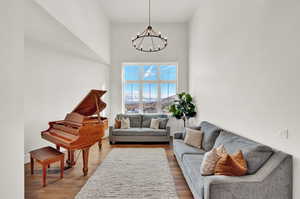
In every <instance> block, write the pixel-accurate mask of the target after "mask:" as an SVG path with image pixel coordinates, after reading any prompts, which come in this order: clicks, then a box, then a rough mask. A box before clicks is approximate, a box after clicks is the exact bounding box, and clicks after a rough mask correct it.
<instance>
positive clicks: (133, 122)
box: [116, 114, 142, 128]
mask: <svg viewBox="0 0 300 199" xmlns="http://www.w3.org/2000/svg"><path fill="white" fill-rule="evenodd" d="M122 118H129V120H130V128H140V127H141V124H142V115H140V114H118V115H117V117H116V119H118V120H121V119H122Z"/></svg>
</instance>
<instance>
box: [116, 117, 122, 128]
mask: <svg viewBox="0 0 300 199" xmlns="http://www.w3.org/2000/svg"><path fill="white" fill-rule="evenodd" d="M119 128H121V120H117V119H115V129H119Z"/></svg>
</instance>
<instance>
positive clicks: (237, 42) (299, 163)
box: [189, 0, 300, 199]
mask: <svg viewBox="0 0 300 199" xmlns="http://www.w3.org/2000/svg"><path fill="white" fill-rule="evenodd" d="M299 11H300V2H299V1H296V0H288V1H281V0H266V1H259V0H254V1H239V0H228V1H205V2H203V3H202V5H200V8H199V10H198V11H197V13H196V15H195V16H194V18H193V20H192V21H191V23H190V49H189V50H190V59H189V61H190V71H189V75H190V78H189V79H190V81H189V85H190V92H191V93H192V95H193V96H194V97H195V99H196V102H197V107H198V112H199V114H198V118H197V120H198V121H200V120H208V121H211V122H213V123H216V124H217V125H219V126H221V127H223V128H226V129H229V130H232V131H233V132H236V133H239V134H241V135H243V136H246V137H249V138H251V139H253V140H256V141H259V142H262V143H264V144H267V145H270V146H272V147H274V148H277V149H279V150H283V151H285V152H287V153H290V154H292V155H293V156H294V198H295V199H296V198H300V191H299V190H300V186H299V184H300V146H299V143H300V134H299V133H300V126H299V123H300V104H299V101H300V79H299V74H300V67H299V66H300V37H299V35H300V20H299V19H300V12H299ZM285 128H288V130H289V138H288V139H284V138H282V137H280V136H279V132H280V131H281V130H283V129H285Z"/></svg>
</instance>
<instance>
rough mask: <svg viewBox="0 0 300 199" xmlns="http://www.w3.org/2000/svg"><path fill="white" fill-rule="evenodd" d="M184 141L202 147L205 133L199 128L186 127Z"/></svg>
mask: <svg viewBox="0 0 300 199" xmlns="http://www.w3.org/2000/svg"><path fill="white" fill-rule="evenodd" d="M185 131H186V135H185V138H184V143H185V144H188V145H191V146H194V147H197V148H199V149H201V143H202V137H203V133H202V131H199V130H194V129H190V128H186V129H185Z"/></svg>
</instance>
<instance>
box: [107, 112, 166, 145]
mask: <svg viewBox="0 0 300 199" xmlns="http://www.w3.org/2000/svg"><path fill="white" fill-rule="evenodd" d="M122 118H129V120H130V128H129V129H116V128H114V127H113V126H110V127H109V141H110V143H111V144H115V143H116V142H168V143H170V127H168V126H167V122H168V116H167V115H164V114H118V115H117V116H116V119H118V120H120V119H122ZM152 118H164V119H166V120H165V123H162V122H161V123H160V125H159V129H151V128H150V123H151V119H152Z"/></svg>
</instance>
